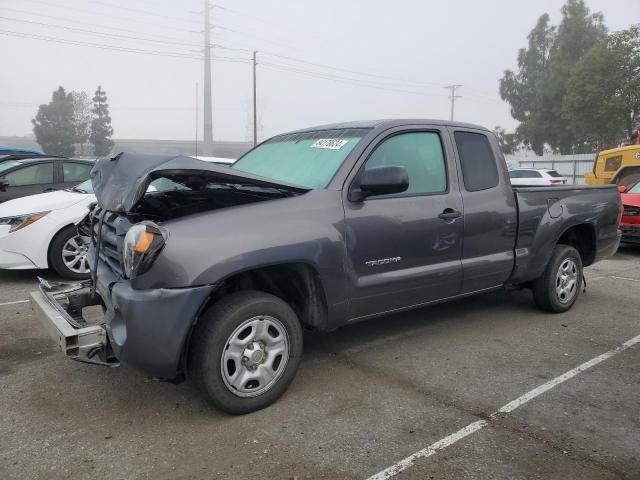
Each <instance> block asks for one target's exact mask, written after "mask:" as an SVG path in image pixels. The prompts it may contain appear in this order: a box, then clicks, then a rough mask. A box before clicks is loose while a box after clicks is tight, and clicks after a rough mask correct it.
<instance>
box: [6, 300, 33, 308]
mask: <svg viewBox="0 0 640 480" xmlns="http://www.w3.org/2000/svg"><path fill="white" fill-rule="evenodd" d="M18 303H29V300H16V301H15V302H5V303H0V307H4V306H5V305H16V304H18Z"/></svg>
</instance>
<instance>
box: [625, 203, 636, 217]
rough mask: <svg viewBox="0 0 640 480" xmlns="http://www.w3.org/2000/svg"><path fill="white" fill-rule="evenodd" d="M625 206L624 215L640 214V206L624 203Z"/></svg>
mask: <svg viewBox="0 0 640 480" xmlns="http://www.w3.org/2000/svg"><path fill="white" fill-rule="evenodd" d="M623 208H624V213H623V215H628V216H636V215H640V207H634V206H632V205H623Z"/></svg>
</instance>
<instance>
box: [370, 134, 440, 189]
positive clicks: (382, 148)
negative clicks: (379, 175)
mask: <svg viewBox="0 0 640 480" xmlns="http://www.w3.org/2000/svg"><path fill="white" fill-rule="evenodd" d="M381 166H399V167H404V168H405V169H406V171H407V174H408V176H409V188H408V189H407V190H406V191H405V192H403V193H401V194H395V195H389V196H394V197H396V196H406V195H426V194H432V193H443V192H446V191H447V169H446V167H445V159H444V152H443V150H442V143H441V142H440V135H439V134H437V133H435V132H411V133H401V134H399V135H394V136H393V137H391V138H388V139H387V140H385V141H384V142H382V143H381V144H380V145H379V146H378V147H376V149H375V150H374V151H373V153H372V154H371V156H370V157H369V159H368V160H367V163H366V164H365V170H367V169H369V168H372V167H381ZM384 196H385V197H386V196H387V195H384Z"/></svg>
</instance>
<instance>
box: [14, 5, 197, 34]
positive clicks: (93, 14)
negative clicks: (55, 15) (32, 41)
mask: <svg viewBox="0 0 640 480" xmlns="http://www.w3.org/2000/svg"><path fill="white" fill-rule="evenodd" d="M24 1H28V2H34V3H39V4H42V5H47V6H49V7H54V8H56V9H58V8H60V7H63V8H66V9H67V10H71V11H74V12H77V13H80V14H83V15H92V16H100V17H107V18H113V19H115V20H123V21H125V22H129V23H132V22H134V23H137V24H141V25H149V26H152V27H155V28H162V29H168V30H175V31H178V32H183V33H191V34H193V33H197V32H192V31H191V30H187V29H186V28H178V27H171V26H169V25H161V24H159V23H152V22H145V21H144V20H138V19H134V18H128V17H122V16H118V15H109V14H107V13H96V12H94V11H91V10H84V9H80V8H76V7H73V6H71V5H56V4H54V3H49V2H45V1H44V0H24Z"/></svg>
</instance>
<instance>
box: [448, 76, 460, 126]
mask: <svg viewBox="0 0 640 480" xmlns="http://www.w3.org/2000/svg"><path fill="white" fill-rule="evenodd" d="M462 86H463V85H447V86H446V87H444V88H446V89H448V90H449V99H450V100H451V121H453V110H454V106H455V103H456V98H462V95H456V89H458V88H460V87H462Z"/></svg>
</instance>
